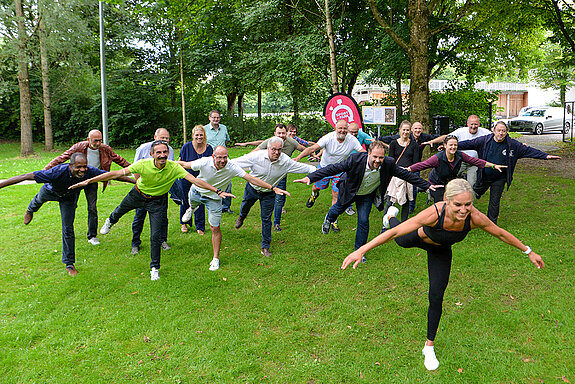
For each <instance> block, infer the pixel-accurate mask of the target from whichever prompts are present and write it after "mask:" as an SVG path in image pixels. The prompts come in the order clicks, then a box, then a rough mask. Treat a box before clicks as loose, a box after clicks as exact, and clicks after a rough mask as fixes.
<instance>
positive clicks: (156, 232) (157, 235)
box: [110, 188, 168, 269]
mask: <svg viewBox="0 0 575 384" xmlns="http://www.w3.org/2000/svg"><path fill="white" fill-rule="evenodd" d="M132 209H136V213H137V210H138V209H141V210H142V211H143V212H144V217H145V214H146V213H148V214H149V216H150V252H151V259H152V261H151V263H150V268H158V269H159V268H160V254H161V250H162V242H163V241H164V240H162V236H163V233H164V223H167V221H168V194H167V193H166V194H164V195H162V196H158V197H154V198H151V199H150V198H146V197H144V196H143V195H142V194H140V192H138V191H137V190H136V188H132V190H131V191H130V192H128V194H127V195H126V197H124V200H122V202H121V203H120V205H118V206H117V207H116V209H114V212H112V214H111V215H110V222H112V224H116V223H117V222H118V220H120V218H121V217H122V216H124V215H125V214H126V213H127V212H129V211H131V210H132ZM134 221H135V220H134Z"/></svg>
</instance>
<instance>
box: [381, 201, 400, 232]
mask: <svg viewBox="0 0 575 384" xmlns="http://www.w3.org/2000/svg"><path fill="white" fill-rule="evenodd" d="M398 213H399V209H397V208H396V207H394V206H391V207H389V209H388V210H387V213H386V214H385V215H383V227H384V228H387V229H389V228H390V227H389V219H391V218H392V217H395V216H397V214H398Z"/></svg>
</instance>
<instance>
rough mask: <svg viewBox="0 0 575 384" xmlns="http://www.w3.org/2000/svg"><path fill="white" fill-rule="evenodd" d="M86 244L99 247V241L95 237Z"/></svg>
mask: <svg viewBox="0 0 575 384" xmlns="http://www.w3.org/2000/svg"><path fill="white" fill-rule="evenodd" d="M88 243H90V244H92V245H100V240H98V238H97V237H92V238H91V239H89V240H88Z"/></svg>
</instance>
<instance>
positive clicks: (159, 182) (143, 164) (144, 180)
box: [128, 158, 188, 196]
mask: <svg viewBox="0 0 575 384" xmlns="http://www.w3.org/2000/svg"><path fill="white" fill-rule="evenodd" d="M128 169H129V170H130V172H132V173H138V174H139V175H140V178H139V179H138V181H137V182H136V185H137V186H138V189H139V190H140V191H141V192H142V193H145V194H146V195H150V196H161V195H163V194H164V193H168V191H169V190H170V188H171V187H172V184H174V181H176V180H177V179H183V178H185V177H186V175H187V174H188V172H187V171H186V170H185V169H184V168H182V167H181V166H180V164H178V163H176V162H175V161H170V160H168V162H167V163H166V166H165V167H164V168H162V169H158V168H157V167H156V166H155V165H154V159H153V158H152V159H144V160H140V161H137V162H135V163H134V164H132V165H130V166H129V167H128Z"/></svg>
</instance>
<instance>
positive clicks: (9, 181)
mask: <svg viewBox="0 0 575 384" xmlns="http://www.w3.org/2000/svg"><path fill="white" fill-rule="evenodd" d="M24 180H34V173H33V172H30V173H25V174H23V175H18V176H14V177H11V178H9V179H6V180H3V181H0V188H4V187H7V186H9V185H13V184H18V183H19V182H21V181H24Z"/></svg>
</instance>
